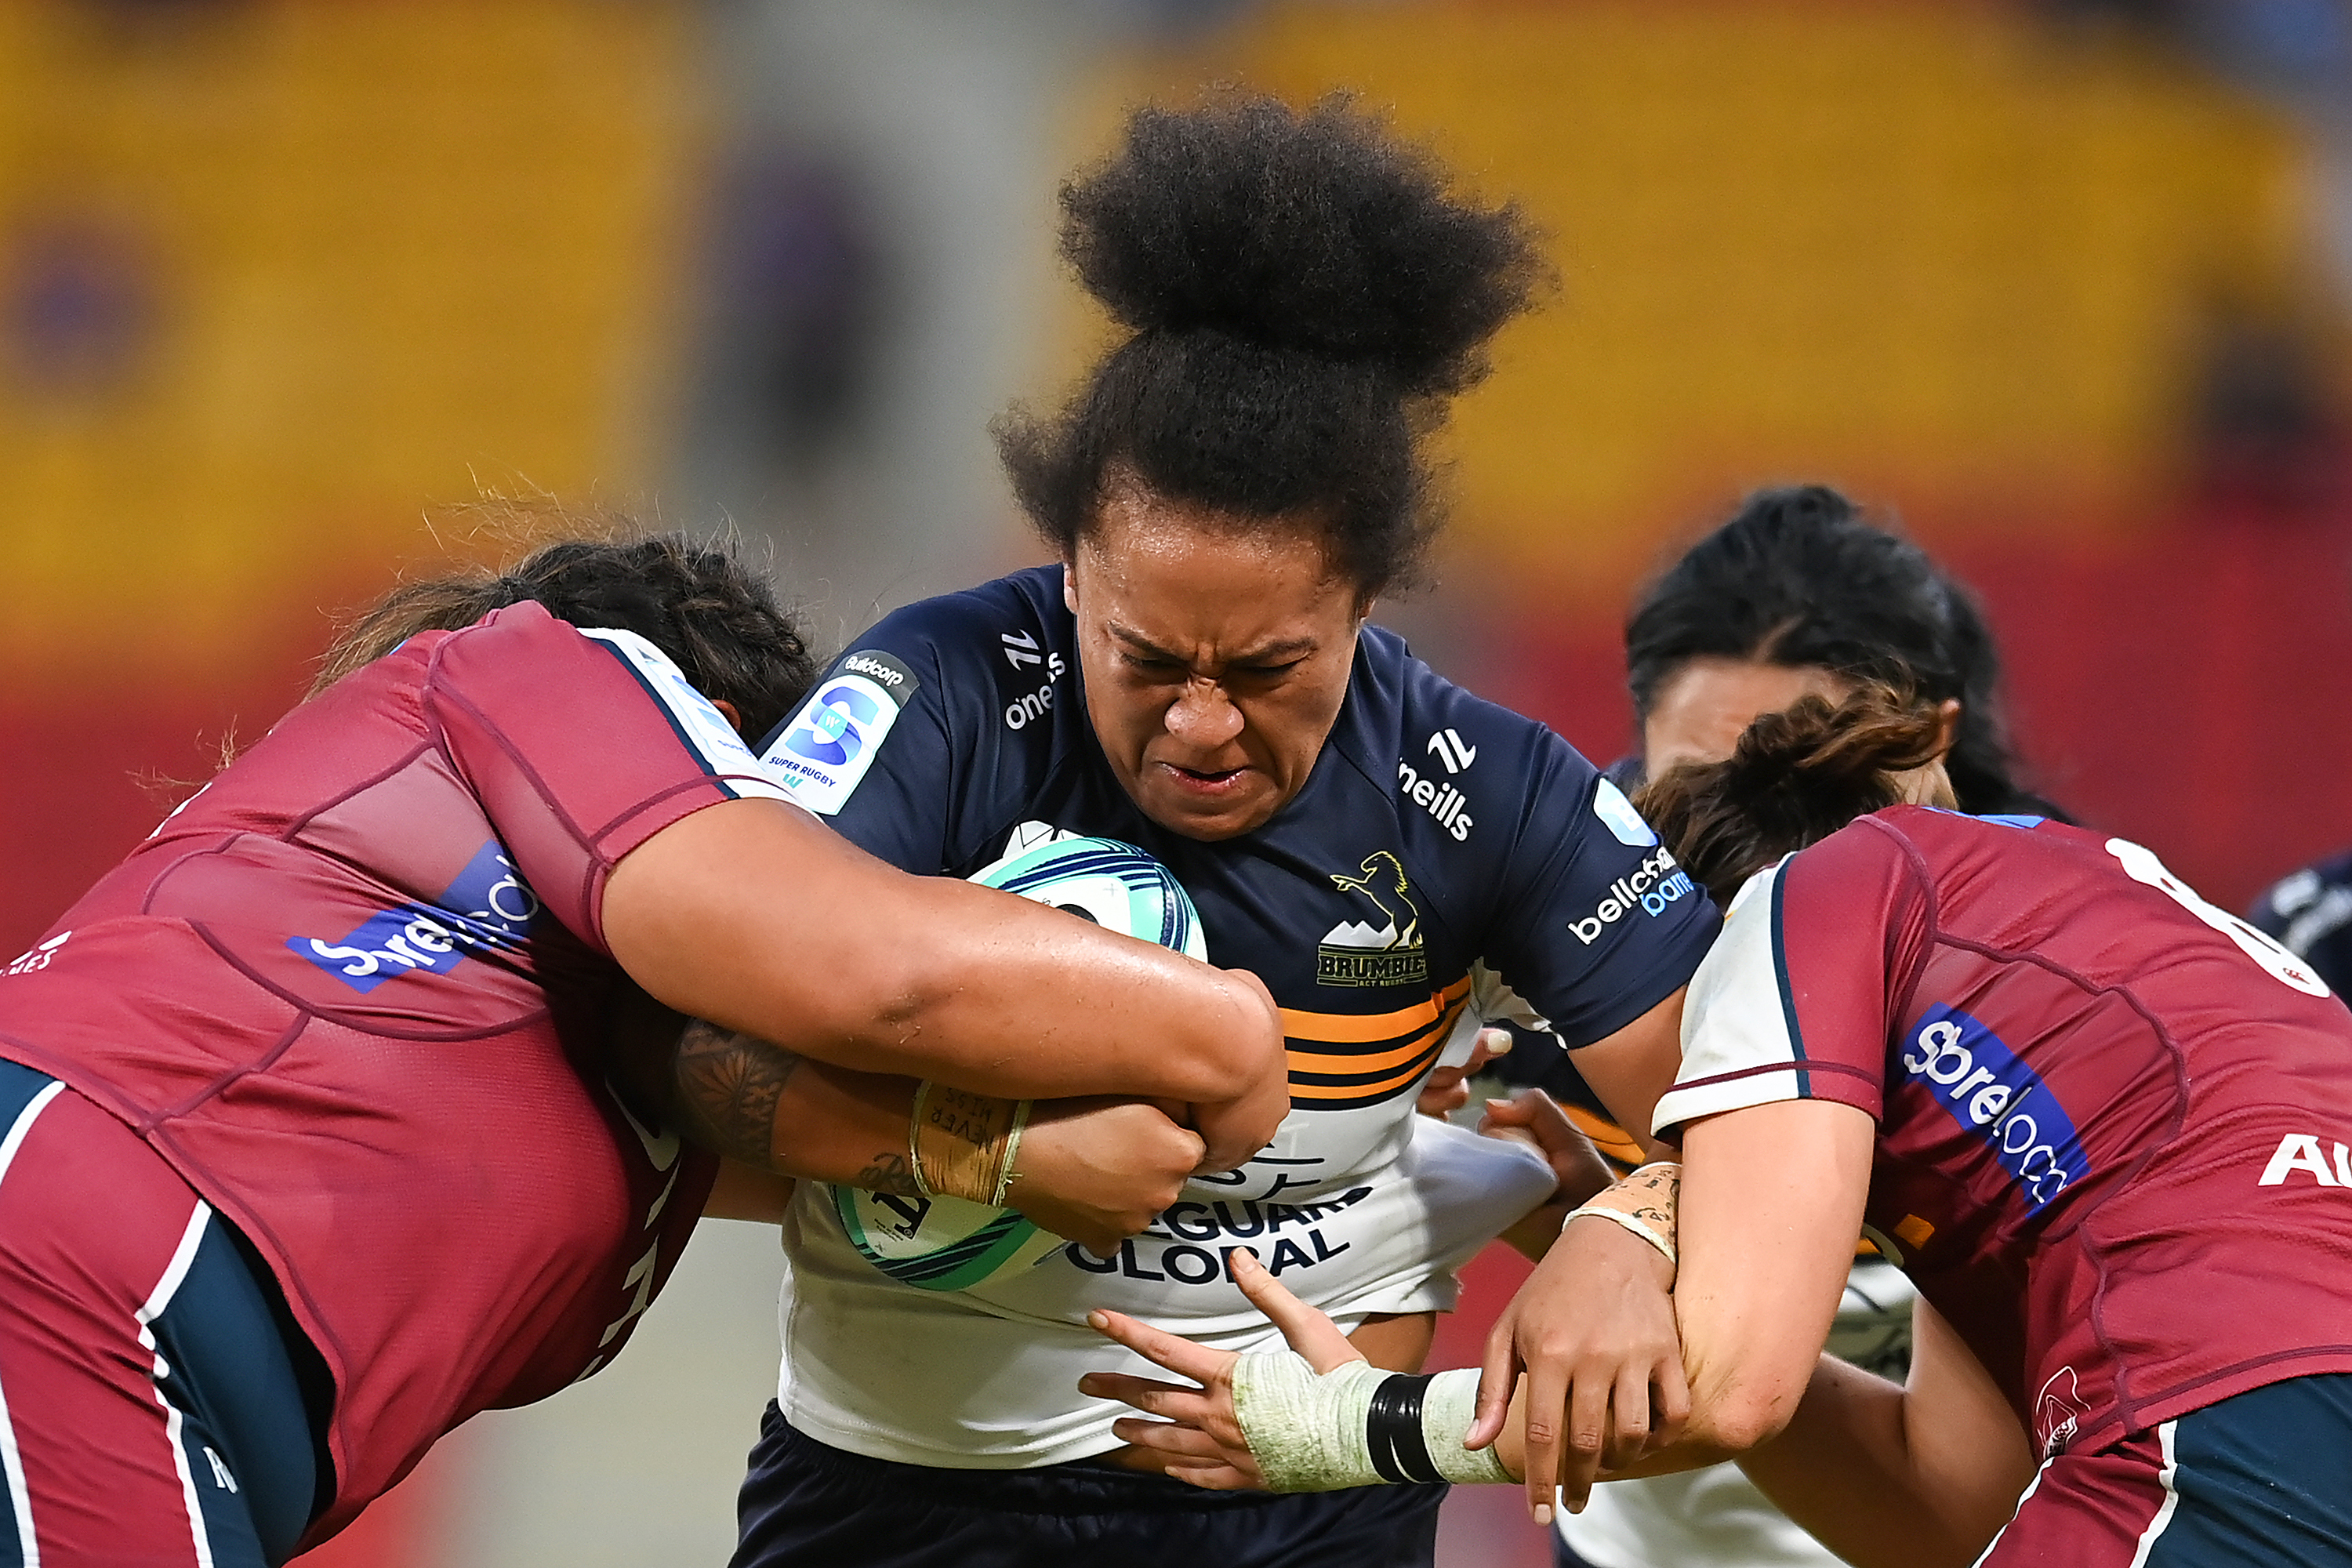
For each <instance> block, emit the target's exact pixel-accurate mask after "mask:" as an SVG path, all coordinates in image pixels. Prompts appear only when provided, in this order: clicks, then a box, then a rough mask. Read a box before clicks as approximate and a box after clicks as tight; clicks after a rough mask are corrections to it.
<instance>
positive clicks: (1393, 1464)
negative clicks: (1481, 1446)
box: [1364, 1373, 1444, 1484]
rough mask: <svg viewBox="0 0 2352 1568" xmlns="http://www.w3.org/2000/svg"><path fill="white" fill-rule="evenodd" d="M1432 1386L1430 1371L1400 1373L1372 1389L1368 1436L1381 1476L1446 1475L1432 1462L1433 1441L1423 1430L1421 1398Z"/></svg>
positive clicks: (1374, 1464)
mask: <svg viewBox="0 0 2352 1568" xmlns="http://www.w3.org/2000/svg"><path fill="white" fill-rule="evenodd" d="M1428 1389H1429V1374H1427V1373H1423V1374H1422V1375H1420V1376H1414V1375H1412V1374H1411V1373H1393V1374H1391V1376H1389V1377H1386V1378H1384V1379H1382V1380H1381V1385H1380V1386H1379V1387H1378V1388H1376V1389H1374V1390H1372V1406H1371V1410H1370V1413H1369V1414H1368V1415H1366V1417H1365V1422H1364V1428H1365V1430H1364V1436H1365V1438H1366V1441H1367V1442H1368V1443H1369V1445H1370V1447H1371V1451H1372V1468H1373V1469H1374V1470H1376V1471H1378V1472H1379V1473H1380V1478H1381V1479H1382V1480H1384V1481H1389V1482H1392V1483H1398V1484H1402V1483H1403V1482H1406V1481H1423V1482H1433V1481H1439V1480H1443V1479H1444V1477H1443V1476H1440V1475H1439V1474H1438V1473H1437V1467H1436V1466H1435V1465H1433V1464H1432V1463H1430V1459H1429V1441H1428V1439H1427V1438H1426V1437H1425V1436H1423V1435H1422V1430H1421V1402H1422V1397H1423V1394H1426V1393H1427V1391H1428Z"/></svg>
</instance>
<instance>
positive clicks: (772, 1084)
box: [676, 1018, 801, 1166]
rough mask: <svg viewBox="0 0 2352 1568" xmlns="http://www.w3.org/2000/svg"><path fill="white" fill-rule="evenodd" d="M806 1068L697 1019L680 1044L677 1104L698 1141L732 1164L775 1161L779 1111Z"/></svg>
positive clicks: (769, 1048)
mask: <svg viewBox="0 0 2352 1568" xmlns="http://www.w3.org/2000/svg"><path fill="white" fill-rule="evenodd" d="M800 1065H801V1059H800V1058H798V1057H796V1056H794V1055H793V1053H792V1052H790V1051H788V1050H785V1049H784V1048H783V1047H781V1046H772V1045H770V1044H769V1043H768V1042H767V1041H765V1040H760V1039H754V1038H752V1037H751V1036H749V1035H739V1034H736V1033H735V1032H734V1031H732V1030H730V1029H722V1028H720V1027H719V1026H718V1025H716V1024H706V1023H704V1022H703V1021H702V1020H701V1019H699V1018H697V1019H695V1020H693V1021H692V1022H690V1023H688V1025H687V1026H686V1033H685V1035H684V1036H683V1037H680V1038H679V1040H678V1044H677V1070H676V1078H677V1099H678V1106H679V1109H680V1111H681V1113H682V1114H683V1116H684V1117H685V1120H686V1121H687V1126H688V1131H690V1132H691V1133H693V1134H694V1135H695V1138H696V1141H697V1142H700V1143H702V1144H703V1145H705V1146H706V1147H708V1148H709V1149H711V1150H712V1151H714V1152H718V1153H720V1154H724V1155H726V1156H727V1157H728V1158H729V1159H730V1160H741V1161H743V1162H745V1163H749V1164H753V1165H761V1166H765V1165H767V1164H768V1163H770V1162H772V1160H773V1159H774V1158H775V1154H774V1149H775V1138H776V1106H777V1104H778V1102H779V1101H781V1100H782V1099H783V1095H784V1085H785V1084H787V1083H789V1082H790V1081H792V1076H793V1070H794V1069H795V1068H798V1067H799V1066H800Z"/></svg>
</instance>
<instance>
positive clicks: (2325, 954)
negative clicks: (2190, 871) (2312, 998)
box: [2246, 850, 2352, 996]
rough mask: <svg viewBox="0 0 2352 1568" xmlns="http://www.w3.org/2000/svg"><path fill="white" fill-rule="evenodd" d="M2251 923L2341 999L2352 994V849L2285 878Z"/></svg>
mask: <svg viewBox="0 0 2352 1568" xmlns="http://www.w3.org/2000/svg"><path fill="white" fill-rule="evenodd" d="M2246 918H2247V919H2248V920H2249V921H2252V922H2253V924H2254V926H2255V928H2256V929H2257V930H2259V931H2263V932H2264V933H2265V934H2266V935H2269V936H2273V937H2276V938H2277V939H2278V942H2279V945H2280V946H2282V947H2284V948H2285V949H2286V950H2287V951H2288V952H2292V953H2294V955H2295V956H2296V957H2298V958H2300V959H2302V960H2304V961H2305V963H2309V964H2310V965H2311V967H2312V968H2313V969H2315V970H2316V971H2318V973H2319V977H2320V978H2321V979H2322V980H2325V981H2326V982H2327V984H2328V988H2329V989H2330V990H2332V991H2334V992H2335V993H2336V994H2337V995H2339V996H2341V995H2344V994H2347V992H2352V850H2347V851H2346V852H2345V853H2343V854H2340V855H2331V856H2329V857H2328V858H2326V859H2325V860H2322V861H2320V862H2319V863H2318V864H2317V865H2315V866H2306V867H2305V868H2303V869H2302V870H2300V871H2297V872H2295V873H2294V874H2293V875H2292V876H2289V877H2285V878H2283V879H2280V880H2279V881H2278V882H2276V883H2274V884H2273V885H2272V887H2271V888H2270V889H2269V890H2267V891H2266V892H2264V893H2263V896H2262V897H2261V898H2260V899H2258V900H2255V901H2254V907H2253V908H2252V910H2249V911H2247V914H2246Z"/></svg>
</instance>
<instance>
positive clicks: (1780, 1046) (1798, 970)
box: [1654, 817, 1934, 1134]
mask: <svg viewBox="0 0 2352 1568" xmlns="http://www.w3.org/2000/svg"><path fill="white" fill-rule="evenodd" d="M1933 923H1934V905H1933V896H1932V894H1931V893H1930V892H1929V890H1928V886H1927V881H1926V880H1925V879H1924V878H1923V877H1922V875H1921V874H1920V872H1919V870H1918V868H1917V867H1916V863H1915V860H1914V858H1913V856H1912V853H1911V850H1910V847H1909V846H1908V845H1907V844H1906V843H1905V842H1904V841H1903V840H1902V839H1901V838H1900V837H1898V836H1896V835H1895V833H1893V832H1891V831H1889V830H1888V829H1886V828H1885V826H1882V825H1880V824H1878V823H1876V822H1874V821H1873V820H1872V819H1870V818H1868V817H1864V818H1862V819H1861V820H1860V821H1857V822H1854V823H1853V824H1850V825H1849V826H1846V827H1844V828H1843V829H1841V830H1840V831H1838V832H1837V833H1834V834H1832V835H1831V836H1830V837H1827V838H1825V839H1823V840H1822V842H1820V843H1819V844H1816V845H1814V846H1813V847H1811V848H1809V849H1806V850H1804V851H1802V852H1801V853H1799V854H1796V855H1793V856H1790V858H1788V859H1786V860H1784V861H1782V862H1781V863H1780V865H1779V866H1777V867H1775V868H1772V869H1771V870H1769V871H1764V872H1760V873H1759V874H1758V875H1757V876H1756V877H1754V878H1752V879H1750V880H1749V881H1748V885H1747V886H1746V887H1745V888H1742V889H1740V890H1739V896H1738V898H1736V899H1734V900H1732V904H1731V910H1730V912H1729V913H1728V914H1727V915H1726V916H1725V917H1724V925H1723V934H1722V936H1720V937H1719V938H1717V941H1716V944H1715V946H1714V948H1713V949H1712V950H1711V951H1709V952H1708V953H1707V955H1706V962H1704V963H1701V964H1700V965H1699V969H1698V973H1697V974H1696V975H1695V976H1693V977H1692V980H1691V989H1690V997H1689V1001H1688V1004H1687V1005H1686V1006H1685V1009H1684V1012H1683V1062H1682V1068H1681V1070H1680V1071H1679V1072H1677V1073H1676V1075H1675V1087H1674V1088H1673V1089H1670V1090H1668V1091H1667V1092H1666V1093H1665V1094H1664V1096H1662V1097H1660V1099H1659V1100H1658V1109H1657V1113H1656V1116H1655V1118H1654V1131H1657V1132H1659V1133H1661V1134H1663V1133H1665V1132H1667V1131H1671V1130H1674V1129H1677V1128H1680V1127H1682V1126H1684V1125H1685V1124H1686V1123H1688V1122H1691V1121H1696V1120H1698V1119H1699V1118H1701V1117H1705V1116H1713V1115H1717V1114H1718V1113H1719V1112H1722V1111H1726V1110H1742V1109H1745V1108H1746V1107H1748V1106H1751V1105H1764V1104H1768V1103H1770V1102H1772V1101H1775V1100H1837V1101H1840V1102H1841V1103H1843V1104H1846V1105H1852V1106H1856V1107H1858V1108H1860V1109H1861V1110H1865V1111H1868V1112H1869V1113H1870V1115H1871V1116H1872V1117H1873V1118H1874V1119H1875V1118H1878V1117H1880V1116H1882V1115H1883V1113H1884V1111H1885V1099H1886V1049H1887V1045H1886V1042H1887V1033H1888V1029H1889V1020H1890V1019H1892V1018H1894V1017H1895V1016H1897V1013H1898V1012H1899V1009H1900V1005H1901V1003H1902V1000H1903V997H1904V996H1905V994H1906V993H1907V992H1908V991H1909V989H1910V987H1911V984H1912V982H1913V980H1914V979H1915V978H1916V974H1917V973H1918V968H1919V964H1920V963H1921V961H1922V958H1923V956H1924V954H1925V952H1926V951H1927V938H1928V935H1929V932H1930V931H1931V929H1932V927H1933Z"/></svg>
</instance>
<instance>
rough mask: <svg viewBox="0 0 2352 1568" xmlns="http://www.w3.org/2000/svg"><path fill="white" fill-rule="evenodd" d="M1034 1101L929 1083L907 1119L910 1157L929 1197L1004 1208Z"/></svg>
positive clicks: (922, 1087)
mask: <svg viewBox="0 0 2352 1568" xmlns="http://www.w3.org/2000/svg"><path fill="white" fill-rule="evenodd" d="M1028 1121H1029V1101H1027V1100H1000V1099H998V1098H997V1097H996V1096H994V1095H989V1094H973V1093H971V1092H970V1091H969V1090H966V1089H953V1088H950V1087H949V1086H948V1085H946V1084H943V1083H932V1082H929V1081H925V1082H924V1083H923V1084H921V1085H920V1086H919V1087H918V1088H917V1089H916V1090H915V1104H914V1109H913V1110H912V1112H911V1113H910V1115H909V1116H908V1129H907V1152H908V1159H909V1161H910V1163H912V1164H913V1166H914V1172H915V1184H916V1185H917V1186H918V1187H919V1188H920V1189H921V1190H922V1191H923V1193H924V1194H926V1195H927V1196H931V1197H940V1196H945V1197H950V1198H962V1199H964V1200H965V1201H966V1202H968V1203H975V1204H986V1205H989V1206H990V1207H992V1208H1001V1207H1003V1201H1004V1194H1005V1190H1006V1189H1007V1188H1008V1187H1010V1186H1011V1185H1012V1184H1013V1151H1014V1149H1015V1148H1016V1147H1017V1146H1018V1144H1019V1142H1020V1140H1021V1130H1022V1128H1024V1126H1026V1125H1027V1124H1028Z"/></svg>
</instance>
